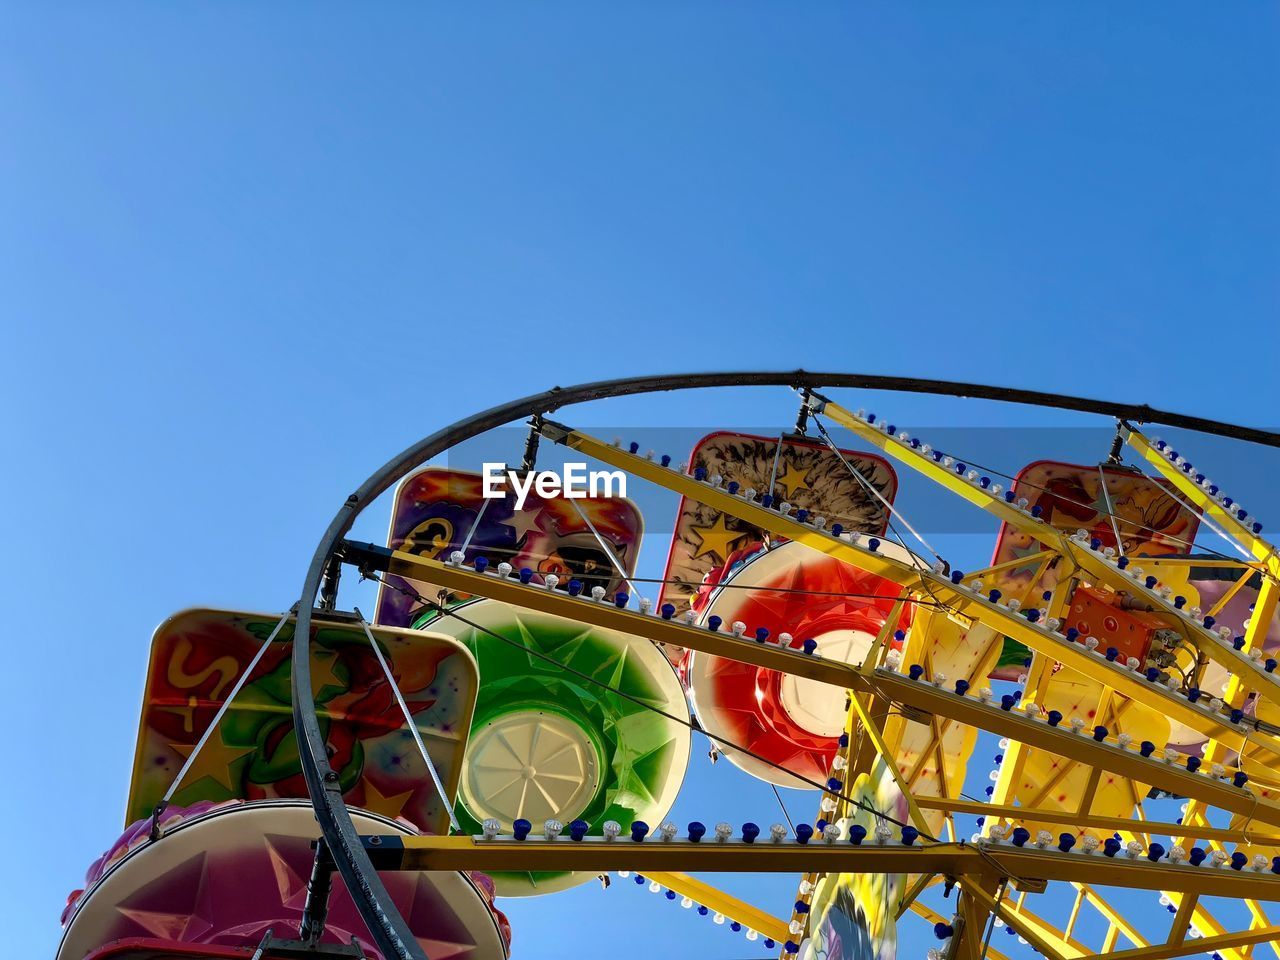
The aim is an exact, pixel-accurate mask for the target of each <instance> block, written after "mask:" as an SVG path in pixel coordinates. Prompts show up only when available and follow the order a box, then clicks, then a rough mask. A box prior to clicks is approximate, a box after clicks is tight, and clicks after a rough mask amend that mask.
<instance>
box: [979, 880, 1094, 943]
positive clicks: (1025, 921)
mask: <svg viewBox="0 0 1280 960" xmlns="http://www.w3.org/2000/svg"><path fill="white" fill-rule="evenodd" d="M959 879H960V887H961V889H962V890H963V891H964V892H965V893H966V894H968V895H969V896H970V897H972V898H973V899H974V900H975V901H976V902H977V903H978V904H980V905H981V906H982V907H983V909H985V910H986V911H987V913H988V914H990V913H994V914H995V915H996V916H998V917H999V918H1000V919H1001V920H1003V921H1004V922H1005V923H1006V924H1008V925H1009V926H1010V927H1012V928H1013V929H1014V930H1016V931H1017V932H1018V933H1019V934H1021V936H1022V937H1023V939H1025V940H1026V941H1027V942H1028V943H1030V944H1031V945H1032V946H1033V947H1035V948H1036V949H1037V950H1039V951H1040V952H1041V953H1042V954H1043V955H1044V956H1046V957H1048V958H1049V960H1075V958H1077V957H1079V956H1080V955H1081V951H1080V950H1078V949H1076V948H1075V947H1074V946H1072V945H1071V944H1070V943H1068V942H1067V941H1065V940H1063V939H1062V938H1061V937H1059V936H1058V934H1057V931H1055V930H1053V929H1052V928H1051V927H1050V926H1049V924H1047V923H1045V922H1044V921H1042V920H1040V918H1039V917H1036V916H1034V915H1029V914H1023V913H1020V912H1019V911H1018V910H1016V909H1015V908H1013V907H1011V906H1010V905H1009V904H1008V902H1006V901H1004V900H1001V901H997V900H996V898H995V897H993V896H991V894H989V893H987V891H986V890H984V889H982V887H981V886H979V885H978V884H977V883H975V882H974V880H973V879H972V878H970V877H960V878H959Z"/></svg>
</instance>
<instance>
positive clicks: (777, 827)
mask: <svg viewBox="0 0 1280 960" xmlns="http://www.w3.org/2000/svg"><path fill="white" fill-rule="evenodd" d="M769 839H770V840H772V841H773V842H774V843H781V842H782V841H783V840H785V839H787V828H786V827H784V826H783V825H782V824H780V823H774V824H770V826H769Z"/></svg>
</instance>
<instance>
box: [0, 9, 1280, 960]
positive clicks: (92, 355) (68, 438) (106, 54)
mask: <svg viewBox="0 0 1280 960" xmlns="http://www.w3.org/2000/svg"><path fill="white" fill-rule="evenodd" d="M1278 44H1280V13H1277V9H1276V7H1275V6H1274V5H1271V4H1264V3H1260V2H1258V3H1237V4H1233V5H1232V6H1231V7H1230V9H1229V10H1221V9H1210V8H1208V7H1206V6H1205V5H1204V4H1202V3H1173V2H1166V3H1161V4H1158V5H1157V4H1148V5H1133V4H1129V5H1123V6H1116V5H1114V4H1102V3H1079V4H1067V3H1041V4H1027V3H1023V2H1013V3H984V4H964V5H958V4H952V3H934V4H928V3H921V4H911V5H903V4H889V3H856V4H853V3H821V2H819V3H810V4H805V5H801V6H797V5H786V4H764V3H754V2H744V3H737V4H732V5H729V4H712V3H686V4H677V3H650V4H627V5H620V4H587V3H577V4H568V3H565V4H535V5H530V4H509V5H493V6H489V7H486V8H484V9H483V10H480V9H477V8H476V7H474V6H466V5H463V6H456V5H455V6H445V5H438V6H434V7H424V6H421V5H416V4H407V3H385V4H379V5H350V6H346V7H344V6H339V5H335V4H327V3H321V4H302V3H287V2H281V3H273V4H248V3H224V4H211V3H187V4H178V5H175V4H161V3H152V4H136V3H116V4H110V5H105V4H76V3H68V4H58V5H52V4H47V3H18V2H11V3H8V4H5V5H4V9H3V10H2V11H0V130H3V136H2V138H0V329H2V330H3V333H4V339H3V349H0V401H2V402H0V411H2V413H0V416H2V417H3V424H4V427H3V437H4V446H5V450H6V452H7V454H8V456H6V457H5V458H4V459H5V464H6V465H5V468H4V470H3V471H0V485H2V489H3V493H4V503H5V510H4V520H3V530H4V540H5V549H4V551H3V558H2V559H0V564H3V571H2V572H3V580H2V581H0V582H3V583H4V584H5V587H6V590H5V599H6V611H7V614H8V616H9V617H10V618H12V619H13V620H14V621H15V627H16V629H14V630H11V631H10V633H9V642H8V644H7V650H8V655H7V658H6V666H7V676H8V678H9V682H8V685H7V694H6V696H5V698H4V706H3V708H2V709H3V719H4V727H5V729H6V731H7V732H8V740H9V751H8V755H7V756H8V763H7V764H6V770H7V778H6V785H5V789H4V791H3V799H0V804H3V808H4V811H5V814H4V822H5V825H6V832H7V837H8V840H7V846H6V852H7V856H6V863H7V864H8V866H6V868H5V870H4V871H3V874H0V891H3V892H2V893H0V902H3V903H4V904H5V908H4V910H3V911H2V912H3V913H4V914H5V915H6V916H9V917H17V918H21V921H20V923H18V924H16V929H13V928H10V929H8V930H7V931H6V933H7V936H8V939H7V941H6V947H7V949H8V952H9V953H13V954H18V953H22V952H23V948H24V947H25V948H29V950H31V951H33V954H32V955H33V956H47V955H49V954H50V953H51V950H52V947H53V945H54V944H55V943H56V939H57V931H58V928H57V917H58V914H59V911H60V909H61V905H62V901H63V898H64V896H65V894H66V893H67V892H68V891H69V890H70V889H71V888H73V887H75V886H77V885H78V883H79V879H80V876H81V874H82V871H83V869H84V867H85V866H86V865H87V864H88V862H89V861H90V860H91V859H93V858H94V857H95V856H97V854H98V853H99V852H100V851H101V850H102V849H103V848H104V847H105V846H106V844H107V843H109V842H110V841H111V840H112V839H113V838H114V837H115V836H116V833H117V831H118V828H119V825H120V822H119V818H120V816H121V809H122V806H123V799H124V793H125V787H126V778H127V774H128V769H129V762H130V758H131V755H132V750H133V738H134V729H135V724H136V719H137V713H138V701H139V696H140V692H141V682H142V670H143V666H144V661H145V654H146V649H147V644H148V641H149V637H150V632H151V630H152V628H153V627H154V625H155V624H156V623H157V622H159V621H160V620H161V619H162V618H163V617H164V616H165V615H167V614H168V613H170V612H172V611H174V610H176V609H179V608H181V607H184V606H188V605H192V604H212V605H226V606H232V607H245V608H249V609H283V608H284V607H286V606H288V605H289V603H291V602H292V600H293V599H295V598H296V594H297V590H298V587H299V585H300V582H301V578H302V574H303V569H304V566H305V563H306V560H307V558H308V557H309V556H310V553H311V551H312V549H313V547H314V544H315V542H316V540H317V539H318V537H319V535H320V533H321V531H322V529H323V527H324V526H325V524H326V523H327V521H328V518H329V517H330V516H331V515H332V513H333V512H334V510H335V509H336V507H337V506H338V504H339V503H340V502H341V501H342V499H343V498H344V497H345V495H346V494H347V493H348V492H349V491H350V490H351V489H352V488H353V487H354V486H355V485H356V484H357V483H358V482H359V481H360V480H361V479H362V478H363V477H364V476H365V475H367V474H368V473H369V472H370V471H371V470H372V469H373V467H374V466H375V465H377V464H379V463H381V462H382V460H383V459H385V458H386V457H387V456H389V455H390V454H392V453H393V452H395V451H396V450H398V449H400V448H401V447H403V446H405V445H407V444H408V443H409V442H410V441H412V440H413V439H415V438H416V437H418V436H420V435H422V434H424V433H426V432H429V431H432V430H434V429H436V428H438V427H439V426H441V425H443V424H446V423H448V422H450V421H451V420H454V419H456V418H458V417H460V416H463V415H465V414H467V413H469V412H472V411H474V410H476V409H478V408H479V407H482V406H487V405H488V404H489V403H491V402H497V401H500V400H504V399H507V398H510V397H514V396H517V395H521V394H524V393H527V392H531V391H533V390H537V389H543V388H546V387H548V386H550V385H553V384H556V383H571V382H576V381H581V380H585V379H595V378H600V377H606V376H615V375H626V374H632V373H638V372H639V373H646V372H658V371H664V370H672V371H676V370H680V371H683V370H693V369H703V368H721V369H723V368H733V367H742V368H751V367H756V368H761V367H763V368H773V367H777V368H781V367H795V366H807V367H810V368H834V369H844V370H852V371H864V372H886V373H900V374H910V375H917V376H929V375H933V376H942V377H948V376H949V377H954V378H957V379H974V380H981V381H987V382H994V383H1001V384H1007V385H1015V386H1026V387H1040V388H1046V389H1059V390H1064V391H1067V392H1078V393H1084V394H1090V395H1097V396H1104V397H1108V398H1113V399H1122V400H1131V401H1147V402H1151V403H1153V404H1157V405H1165V406H1168V407H1172V408H1175V409H1180V410H1185V411H1187V412H1194V413H1198V414H1202V415H1207V416H1219V417H1223V418H1226V419H1236V420H1240V421H1244V422H1249V423H1253V424H1258V425H1266V424H1274V423H1275V421H1276V417H1275V404H1276V401H1277V398H1278V391H1277V387H1276V385H1275V384H1276V382H1277V376H1278V375H1280V350H1277V347H1278V346H1280V342H1278V341H1280V336H1277V333H1276V328H1277V325H1276V318H1277V293H1278V280H1280V270H1278V266H1277V264H1278V263H1280V259H1278V256H1277V254H1278V253H1280V250H1278V247H1280V243H1278V239H1280V228H1278V227H1277V224H1278V223H1280V176H1278V174H1277V171H1278V170H1280V126H1277V124H1276V123H1275V103H1276V98H1277V94H1278V93H1280V82H1278V81H1280V61H1277V59H1276V56H1275V51H1276V49H1277V45H1278ZM889 402H890V403H891V409H893V410H895V411H897V416H898V420H899V422H901V423H906V424H910V425H913V426H918V425H927V424H954V423H960V424H962V425H972V424H979V423H984V424H1032V425H1056V424H1066V423H1072V424H1074V423H1079V422H1082V421H1081V420H1080V419H1079V418H1072V417H1064V416H1055V415H1052V414H1048V413H1040V412H1035V411H1010V410H1004V409H999V408H996V407H994V406H990V405H978V404H957V403H946V404H944V403H940V402H931V401H924V400H918V399H913V398H910V397H899V398H895V399H893V400H891V401H889ZM789 412H790V401H789V400H787V399H786V398H785V397H777V396H774V395H772V394H770V395H768V396H763V395H754V396H742V397H737V398H729V397H724V398H721V399H719V400H717V401H714V403H713V402H712V401H698V403H692V402H691V401H690V400H688V399H687V398H686V399H683V400H682V399H678V398H658V399H651V400H647V401H630V402H628V403H626V404H624V405H620V406H618V407H615V408H610V409H605V410H599V409H598V410H593V411H590V412H589V413H588V414H587V415H588V416H589V417H590V418H594V422H597V423H613V422H619V421H625V422H628V423H633V424H636V425H655V424H667V423H673V424H687V425H691V426H694V425H721V424H725V423H746V424H761V423H781V421H782V420H783V418H785V417H786V416H788V415H789ZM1053 452H1054V451H1052V450H1043V449H1025V450H1023V449H1013V450H1010V451H1008V454H1007V460H1006V461H1005V462H1006V463H1008V464H1009V465H1010V466H1017V465H1018V463H1017V461H1018V460H1019V459H1020V458H1023V457H1024V456H1025V457H1028V458H1029V457H1030V456H1035V455H1042V454H1045V453H1053ZM1245 453H1248V451H1245V452H1244V453H1241V454H1240V455H1239V456H1240V458H1239V459H1237V460H1235V461H1232V462H1231V463H1228V464H1227V465H1226V466H1224V467H1223V470H1222V472H1224V473H1225V472H1228V471H1233V472H1234V476H1236V477H1237V478H1238V479H1239V482H1244V483H1248V482H1250V480H1252V481H1253V482H1254V483H1255V484H1257V489H1259V490H1261V491H1265V490H1266V487H1267V484H1266V483H1265V482H1263V481H1264V480H1265V476H1266V474H1265V473H1264V472H1262V471H1261V470H1260V469H1258V468H1257V467H1256V466H1254V464H1257V463H1262V462H1264V461H1262V460H1257V461H1251V460H1248V459H1247V458H1245ZM1249 455H1250V456H1252V454H1251V453H1250V454H1249ZM1265 462H1266V463H1268V464H1271V465H1274V464H1275V462H1276V461H1275V458H1274V457H1271V458H1270V459H1269V460H1266V461H1265ZM1260 496H1261V494H1260ZM1242 499H1243V498H1242ZM1255 499H1258V498H1255ZM375 514H376V515H375ZM385 518H386V514H385V512H378V511H377V510H375V511H374V512H373V514H371V515H370V517H369V518H368V519H367V521H366V527H367V529H366V532H367V534H368V535H369V536H372V537H377V536H380V535H381V533H382V531H383V527H384V523H385ZM1273 522H1274V521H1273ZM990 543H991V540H990V538H989V537H986V538H977V540H976V541H974V542H973V543H972V544H970V545H969V547H968V548H967V549H970V550H971V554H972V556H974V557H977V558H979V561H980V559H981V558H982V555H983V554H985V553H986V552H987V551H988V550H989V548H990ZM958 549H959V548H958ZM642 562H643V563H648V564H650V565H651V568H652V565H657V564H659V563H660V562H661V552H660V551H658V550H653V551H649V553H648V555H647V556H646V557H644V558H643V560H642ZM699 756H700V752H699V751H698V750H697V749H695V764H694V766H693V768H692V771H691V775H690V781H689V790H688V791H687V795H686V796H685V797H682V799H681V801H680V809H679V812H680V814H681V815H682V816H684V815H698V816H701V817H702V818H703V819H707V820H709V821H714V820H715V819H719V818H721V817H722V816H723V817H725V818H728V819H739V820H740V819H745V818H746V817H748V816H755V817H757V818H759V819H761V820H763V821H765V822H768V820H769V819H770V818H771V817H772V816H773V812H774V808H773V807H772V806H771V804H772V797H771V795H770V794H769V793H768V791H767V790H766V789H764V788H762V787H761V788H754V789H752V788H749V787H742V783H743V781H741V780H738V779H733V775H732V773H731V772H729V773H725V772H723V771H724V768H725V767H726V766H727V765H725V764H721V765H719V766H718V767H716V768H715V771H714V773H713V772H711V771H709V770H708V769H707V768H706V767H705V765H703V764H699V763H697V762H696V761H697V758H698V757H699ZM982 773H983V771H981V770H979V771H978V776H979V777H981V775H982ZM791 802H792V805H793V809H794V808H796V807H799V808H800V809H803V808H804V807H803V803H802V802H801V801H799V800H794V799H793V800H792V801H791ZM19 864H25V866H23V867H19V866H18V865H19ZM784 886H785V885H784ZM741 889H743V890H744V892H746V893H748V894H750V895H753V896H755V897H757V899H758V900H759V901H760V902H761V904H762V905H765V906H774V907H775V908H777V909H781V908H782V907H783V906H784V905H785V903H786V902H787V901H786V897H787V894H786V891H785V890H781V891H780V888H779V887H778V886H777V885H776V884H775V885H772V886H770V885H768V884H764V883H761V884H758V885H756V886H752V885H751V884H749V883H748V884H746V885H744V886H742V887H741ZM645 896H646V895H644V894H642V893H640V892H639V891H637V890H636V889H635V888H634V887H631V888H629V889H619V888H616V887H615V889H614V890H612V891H609V892H608V893H607V894H604V893H599V892H598V890H596V889H586V890H583V891H580V892H578V893H575V894H569V895H565V896H563V897H556V898H552V899H550V900H546V901H542V902H539V903H537V904H534V905H530V904H524V905H520V906H518V907H516V908H514V909H513V910H512V911H511V912H512V914H513V919H514V921H515V923H516V938H517V941H516V943H517V950H516V956H517V957H518V958H521V960H524V958H533V957H543V956H551V955H553V952H554V954H555V955H557V956H559V955H564V954H565V948H566V947H567V948H570V949H576V950H577V951H578V952H579V954H580V955H591V953H590V950H591V947H590V945H592V944H596V943H598V942H600V941H599V938H601V937H608V938H609V942H610V943H611V944H613V945H616V947H617V950H618V955H619V956H623V957H628V958H630V957H636V958H639V957H645V958H647V957H655V956H692V955H698V956H701V957H705V958H707V960H720V958H723V960H727V958H730V957H742V956H757V955H763V951H760V950H757V949H752V950H747V949H746V947H747V945H746V944H744V943H743V942H741V941H739V940H736V939H734V938H732V937H731V936H730V935H729V934H728V933H726V932H725V931H723V930H719V929H713V928H712V927H711V925H710V924H707V923H702V924H699V923H698V922H697V921H696V918H694V917H692V916H690V915H688V914H685V913H684V912H683V911H679V910H674V909H672V908H670V907H669V906H667V905H666V904H665V902H664V903H663V904H662V905H658V904H656V903H650V902H648V901H646V900H645ZM770 898H772V899H770ZM1142 902H1143V904H1145V905H1148V906H1149V904H1147V901H1146V900H1144V901H1142ZM15 938H16V940H15ZM925 947H926V944H925V943H924V942H923V941H922V940H921V939H920V938H919V937H918V936H916V935H912V937H911V938H909V939H908V940H907V942H906V944H905V946H904V949H903V955H904V957H907V958H912V960H918V958H919V957H921V956H922V955H923V951H924V949H925ZM583 950H587V951H588V952H587V953H585V954H583V953H582V951H583Z"/></svg>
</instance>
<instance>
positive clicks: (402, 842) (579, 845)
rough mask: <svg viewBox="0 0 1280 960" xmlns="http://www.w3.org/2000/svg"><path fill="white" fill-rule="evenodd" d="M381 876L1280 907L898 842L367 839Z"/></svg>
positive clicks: (1096, 871)
mask: <svg viewBox="0 0 1280 960" xmlns="http://www.w3.org/2000/svg"><path fill="white" fill-rule="evenodd" d="M365 845H366V849H367V850H368V851H369V854H370V856H371V857H372V858H373V860H374V864H375V866H376V867H378V869H380V870H394V869H401V870H482V871H489V870H505V871H526V870H532V871H540V870H551V871H561V870H574V871H589V872H592V873H601V872H605V871H611V870H638V871H640V872H642V873H644V874H645V875H648V874H650V873H651V872H652V871H660V872H663V873H879V874H889V873H908V874H918V873H940V874H944V875H947V876H952V877H958V878H971V879H975V880H981V879H982V878H984V877H985V878H988V879H1003V878H1005V877H1016V878H1022V879H1036V880H1046V881H1063V882H1067V883H1085V884H1088V883H1099V882H1102V883H1105V884H1106V885H1107V886H1113V887H1127V888H1130V889H1135V890H1169V891H1177V892H1181V893H1194V894H1197V895H1199V896H1222V897H1237V898H1251V899H1255V900H1280V877H1278V876H1276V875H1275V874H1272V873H1270V872H1266V871H1264V872H1257V871H1254V870H1239V871H1237V870H1229V869H1224V870H1212V869H1207V868H1196V867H1190V866H1187V865H1176V864H1171V863H1169V862H1167V861H1161V862H1159V863H1151V862H1149V861H1147V860H1146V859H1144V858H1137V859H1133V858H1130V857H1128V856H1125V855H1123V854H1120V855H1117V856H1115V857H1105V856H1103V855H1102V854H1100V853H1098V854H1093V855H1085V854H1077V853H1069V854H1064V853H1060V852H1058V851H1057V850H1053V849H1049V850H1040V849H1037V848H1034V847H1032V846H1026V847H1015V846H1013V845H1011V844H986V845H983V847H982V849H978V848H977V847H974V846H972V845H970V844H966V843H924V844H915V845H912V846H906V845H904V844H902V843H900V842H896V843H886V844H883V845H881V844H876V843H863V844H861V845H858V846H855V845H853V844H851V843H848V842H847V841H838V842H833V843H824V842H810V843H799V842H796V841H787V842H782V843H772V842H768V841H761V840H757V841H756V842H754V843H746V842H744V841H741V840H730V841H726V842H717V841H715V840H703V841H702V842H698V843H694V842H691V841H689V840H677V841H670V842H664V841H662V840H653V839H649V840H645V841H644V842H642V843H635V842H632V841H631V840H630V839H629V838H624V837H620V838H619V839H617V840H613V841H609V840H603V839H599V838H588V839H586V840H582V841H579V842H574V841H572V840H569V839H566V838H560V839H558V840H545V839H543V838H541V837H534V836H530V837H529V838H528V839H526V840H523V841H517V840H514V839H510V838H497V839H494V840H485V839H484V838H482V837H461V836H459V837H402V836H399V835H395V836H377V837H369V838H366V844H365Z"/></svg>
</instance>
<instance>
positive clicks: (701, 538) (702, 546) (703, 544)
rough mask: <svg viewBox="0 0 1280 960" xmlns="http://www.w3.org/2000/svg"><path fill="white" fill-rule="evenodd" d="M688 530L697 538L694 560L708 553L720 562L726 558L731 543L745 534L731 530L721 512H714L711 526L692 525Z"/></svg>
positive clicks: (729, 551)
mask: <svg viewBox="0 0 1280 960" xmlns="http://www.w3.org/2000/svg"><path fill="white" fill-rule="evenodd" d="M690 532H691V533H692V534H693V535H694V536H695V537H697V538H698V547H697V549H696V550H695V551H694V554H693V558H694V559H695V560H696V559H698V558H699V557H701V556H703V555H704V554H708V553H709V554H712V555H713V556H715V557H716V558H717V559H719V560H720V561H721V562H723V561H724V560H727V559H728V557H729V554H730V553H731V552H732V550H731V547H732V546H733V544H735V543H737V542H738V541H739V540H741V539H742V538H743V537H745V536H746V533H744V532H743V531H741V530H731V529H730V528H729V525H728V523H727V522H726V520H725V517H724V514H723V513H719V514H716V518H715V520H714V521H713V522H712V524H711V526H709V527H694V528H693V529H692V531H690Z"/></svg>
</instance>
